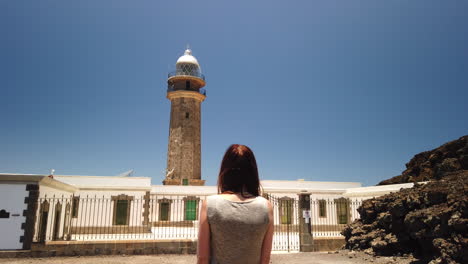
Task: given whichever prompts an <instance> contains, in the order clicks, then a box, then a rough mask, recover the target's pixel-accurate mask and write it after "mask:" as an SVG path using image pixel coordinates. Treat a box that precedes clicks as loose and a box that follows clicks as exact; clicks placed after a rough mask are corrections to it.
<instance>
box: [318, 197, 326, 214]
mask: <svg viewBox="0 0 468 264" xmlns="http://www.w3.org/2000/svg"><path fill="white" fill-rule="evenodd" d="M318 202H319V217H327V201H325V200H319V201H318Z"/></svg>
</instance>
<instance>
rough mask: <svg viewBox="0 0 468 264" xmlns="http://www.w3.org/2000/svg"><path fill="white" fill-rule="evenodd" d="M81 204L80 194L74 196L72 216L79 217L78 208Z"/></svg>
mask: <svg viewBox="0 0 468 264" xmlns="http://www.w3.org/2000/svg"><path fill="white" fill-rule="evenodd" d="M79 206H80V197H79V196H75V197H73V200H72V210H71V211H72V212H71V215H72V218H77V217H78V208H79Z"/></svg>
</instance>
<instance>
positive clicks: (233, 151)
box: [218, 144, 260, 196]
mask: <svg viewBox="0 0 468 264" xmlns="http://www.w3.org/2000/svg"><path fill="white" fill-rule="evenodd" d="M228 191H230V192H234V193H240V194H241V195H242V196H244V193H249V194H251V195H254V196H259V195H260V180H259V178H258V169H257V161H256V160H255V156H254V154H253V152H252V150H251V149H250V148H249V147H247V146H245V145H239V144H233V145H231V146H229V148H228V149H227V150H226V153H224V157H223V161H222V162H221V168H220V170H219V176H218V193H223V192H228Z"/></svg>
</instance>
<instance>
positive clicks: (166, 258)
mask: <svg viewBox="0 0 468 264" xmlns="http://www.w3.org/2000/svg"><path fill="white" fill-rule="evenodd" d="M0 263H10V264H38V263H48V264H49V263H50V264H62V263H66V264H94V263H99V264H130V263H131V264H155V263H158V264H188V263H196V257H195V256H194V255H147V256H93V257H56V258H23V259H0ZM270 263H272V264H308V263H313V264H335V263H336V264H351V263H363V264H366V263H374V264H410V263H411V264H417V263H419V262H418V261H417V260H416V259H414V258H412V257H408V256H407V257H405V256H402V257H374V256H370V255H368V254H365V253H364V252H357V251H349V250H340V251H336V252H312V253H290V254H278V253H274V254H273V255H272V257H271V262H270Z"/></svg>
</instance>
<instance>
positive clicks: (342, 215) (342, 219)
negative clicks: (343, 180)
mask: <svg viewBox="0 0 468 264" xmlns="http://www.w3.org/2000/svg"><path fill="white" fill-rule="evenodd" d="M335 204H336V215H337V218H338V224H347V223H348V219H349V203H348V199H345V198H340V199H336V200H335Z"/></svg>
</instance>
